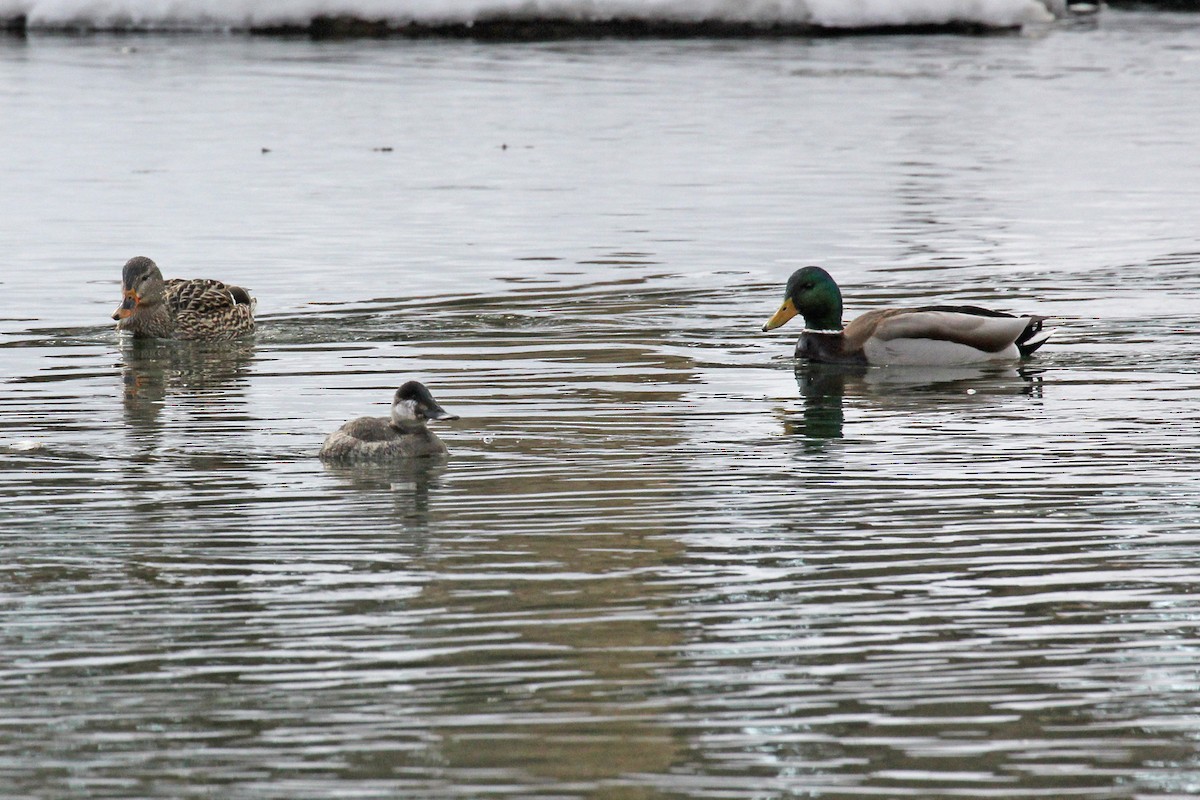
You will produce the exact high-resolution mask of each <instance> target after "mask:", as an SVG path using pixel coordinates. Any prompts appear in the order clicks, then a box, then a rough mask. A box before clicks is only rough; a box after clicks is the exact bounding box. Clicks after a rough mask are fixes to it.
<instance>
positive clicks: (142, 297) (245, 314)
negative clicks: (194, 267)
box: [113, 256, 254, 340]
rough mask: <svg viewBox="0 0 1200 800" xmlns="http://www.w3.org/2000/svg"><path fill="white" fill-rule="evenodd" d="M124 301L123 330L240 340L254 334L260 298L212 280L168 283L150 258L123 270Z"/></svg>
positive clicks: (119, 310) (132, 262) (141, 258)
mask: <svg viewBox="0 0 1200 800" xmlns="http://www.w3.org/2000/svg"><path fill="white" fill-rule="evenodd" d="M121 291H122V293H123V294H124V298H123V300H122V302H121V305H120V307H119V308H117V310H116V311H115V312H114V313H113V319H115V320H117V330H122V331H129V332H130V333H132V334H133V335H134V336H153V337H158V338H162V339H207V340H214V339H236V338H238V337H239V336H246V335H248V334H251V333H254V298H253V297H251V296H250V293H249V292H247V291H246V290H245V289H243V288H242V287H240V286H230V285H228V284H225V283H221V281H215V280H212V279H210V278H194V279H191V280H184V279H182V278H172V279H171V280H168V281H164V280H163V276H162V273H161V272H159V270H158V265H157V264H155V263H154V262H153V261H151V260H150V259H148V258H146V257H145V256H138V257H136V258H131V259H129V261H127V262H126V263H125V268H124V269H122V270H121Z"/></svg>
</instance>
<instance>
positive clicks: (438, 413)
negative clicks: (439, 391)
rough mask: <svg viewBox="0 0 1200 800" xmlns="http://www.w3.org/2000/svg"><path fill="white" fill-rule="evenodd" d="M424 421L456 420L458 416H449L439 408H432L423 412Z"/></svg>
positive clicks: (444, 410) (449, 414)
mask: <svg viewBox="0 0 1200 800" xmlns="http://www.w3.org/2000/svg"><path fill="white" fill-rule="evenodd" d="M425 417H426V419H445V420H450V419H458V414H451V413H449V412H448V411H446V409H444V408H442V407H441V406H434V407H433V408H428V409H426V410H425Z"/></svg>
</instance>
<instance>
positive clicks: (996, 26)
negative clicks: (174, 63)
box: [0, 0, 1065, 39]
mask: <svg viewBox="0 0 1200 800" xmlns="http://www.w3.org/2000/svg"><path fill="white" fill-rule="evenodd" d="M1064 13H1065V0H190V1H189V0H0V27H2V28H3V29H5V30H8V31H10V32H15V33H23V32H26V31H29V32H69V33H87V32H142V33H150V32H230V33H251V34H260V35H308V36H313V37H316V38H334V37H353V36H380V37H382V36H399V37H423V36H444V37H458V38H475V39H557V38H572V37H578V36H629V37H636V36H714V37H715V36H764V35H768V36H769V35H776V36H790V35H814V34H822V33H868V32H886V31H893V30H895V31H908V30H911V31H924V30H950V31H959V32H987V31H994V30H1012V29H1019V28H1022V27H1024V26H1026V25H1030V24H1039V23H1046V22H1050V21H1052V20H1053V19H1054V18H1055V17H1057V16H1062V15H1063V14H1064Z"/></svg>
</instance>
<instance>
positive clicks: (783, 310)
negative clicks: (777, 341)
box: [763, 297, 800, 331]
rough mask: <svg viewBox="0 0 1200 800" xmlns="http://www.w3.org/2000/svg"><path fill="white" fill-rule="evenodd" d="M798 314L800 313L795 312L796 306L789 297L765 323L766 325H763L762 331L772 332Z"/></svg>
mask: <svg viewBox="0 0 1200 800" xmlns="http://www.w3.org/2000/svg"><path fill="white" fill-rule="evenodd" d="M799 313H800V312H799V311H797V310H796V304H795V303H793V302H792V299H791V298H790V297H789V298H788V299H787V300H784V301H783V305H781V306H780V307H779V310H778V311H776V312H775V315H774V316H773V317H771V318H770V319H769V320H767V321H766V324H764V325H763V330H764V331H770V330H774V329H775V328H778V327H779V326H780V325H782V324H783V323H785V322H787V321H788V320H789V319H791V318H792V317H794V316H796V315H797V314H799Z"/></svg>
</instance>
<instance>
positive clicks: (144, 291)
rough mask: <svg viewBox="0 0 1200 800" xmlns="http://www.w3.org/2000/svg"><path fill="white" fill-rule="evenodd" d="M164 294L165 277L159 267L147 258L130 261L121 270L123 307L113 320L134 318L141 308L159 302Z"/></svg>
mask: <svg viewBox="0 0 1200 800" xmlns="http://www.w3.org/2000/svg"><path fill="white" fill-rule="evenodd" d="M162 292H163V276H162V273H161V272H159V270H158V265H157V264H155V263H154V262H153V261H151V260H150V259H148V258H146V257H145V256H137V257H135V258H131V259H129V260H128V261H126V262H125V267H124V268H123V269H122V270H121V294H122V298H121V305H119V306H117V310H116V311H114V312H113V315H112V318H113V319H117V320H120V319H128V318H129V317H132V316H133V315H134V313H135V312H137V310H138V309H139V308H141V307H144V306H148V305H153V304H155V303H157V302H159V301H160V300H161V299H162Z"/></svg>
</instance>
